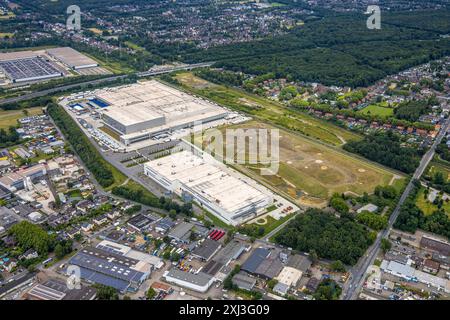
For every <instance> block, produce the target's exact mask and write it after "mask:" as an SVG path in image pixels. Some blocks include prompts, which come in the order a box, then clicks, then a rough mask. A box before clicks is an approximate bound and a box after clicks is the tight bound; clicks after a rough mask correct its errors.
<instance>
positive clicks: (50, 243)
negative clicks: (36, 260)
mask: <svg viewBox="0 0 450 320" xmlns="http://www.w3.org/2000/svg"><path fill="white" fill-rule="evenodd" d="M8 233H9V234H10V235H12V236H14V238H15V239H16V240H17V242H18V243H19V246H20V247H21V249H22V250H23V251H24V252H25V251H26V250H28V249H34V250H36V251H37V252H38V253H39V254H42V255H45V254H47V253H48V252H50V251H52V250H53V248H54V247H55V244H56V242H55V238H54V237H52V236H50V235H49V234H48V233H47V232H46V231H45V230H44V229H42V228H41V227H39V226H38V225H35V224H32V223H30V222H28V221H21V222H20V223H17V224H15V225H14V226H12V227H11V229H9V230H8Z"/></svg>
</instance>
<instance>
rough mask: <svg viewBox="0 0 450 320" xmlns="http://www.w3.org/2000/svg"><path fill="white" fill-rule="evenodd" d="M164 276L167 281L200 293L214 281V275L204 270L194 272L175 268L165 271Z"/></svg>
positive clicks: (206, 289)
mask: <svg viewBox="0 0 450 320" xmlns="http://www.w3.org/2000/svg"><path fill="white" fill-rule="evenodd" d="M164 278H165V279H166V281H167V282H170V283H174V284H176V285H179V286H181V287H183V288H187V289H190V290H194V291H197V292H202V293H204V292H206V291H208V289H209V287H211V285H212V284H213V282H214V277H213V276H211V275H209V274H206V273H204V272H199V273H197V274H194V273H190V272H186V271H181V270H179V269H177V268H172V269H171V270H170V271H166V273H165V274H164Z"/></svg>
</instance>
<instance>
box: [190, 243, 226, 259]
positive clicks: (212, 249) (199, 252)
mask: <svg viewBox="0 0 450 320" xmlns="http://www.w3.org/2000/svg"><path fill="white" fill-rule="evenodd" d="M220 247H221V244H220V243H219V242H217V241H214V240H211V239H209V238H208V239H205V240H204V241H203V242H202V243H201V244H200V245H199V246H197V247H196V248H195V249H194V250H193V251H192V256H194V257H196V258H198V259H200V260H203V261H209V260H210V259H211V258H212V257H213V256H214V255H215V254H216V253H217V251H219V249H220Z"/></svg>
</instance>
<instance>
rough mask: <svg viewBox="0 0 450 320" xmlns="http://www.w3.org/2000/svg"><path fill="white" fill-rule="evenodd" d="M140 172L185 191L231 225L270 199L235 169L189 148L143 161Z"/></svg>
mask: <svg viewBox="0 0 450 320" xmlns="http://www.w3.org/2000/svg"><path fill="white" fill-rule="evenodd" d="M205 156H207V155H205ZM228 170H229V171H228ZM144 172H145V174H146V175H147V176H149V177H150V178H152V179H153V180H155V181H156V182H157V183H159V184H160V185H162V186H163V187H164V188H166V189H167V190H170V191H172V192H175V193H176V194H179V195H186V194H187V195H189V196H190V197H192V198H193V199H194V200H195V201H196V202H198V203H199V204H200V205H201V206H203V207H204V208H205V209H207V210H208V211H210V212H211V213H213V214H214V215H216V216H217V217H218V218H219V219H221V220H222V221H224V222H225V223H228V224H231V225H238V224H241V223H243V222H245V221H247V220H249V219H251V218H254V217H255V216H257V215H258V214H261V213H263V212H265V209H266V208H267V207H268V206H270V205H271V204H272V203H273V197H272V194H270V192H263V191H260V190H259V189H257V188H256V187H254V186H251V185H250V184H249V183H248V182H247V181H245V180H244V179H243V178H244V177H241V176H240V174H239V173H238V172H235V171H232V172H231V169H228V168H226V167H221V164H220V163H219V162H216V161H206V160H205V159H204V158H202V157H201V156H197V155H194V154H193V153H192V152H190V151H181V152H177V153H173V154H171V155H169V156H166V157H163V158H159V159H156V160H152V161H150V162H147V163H145V164H144Z"/></svg>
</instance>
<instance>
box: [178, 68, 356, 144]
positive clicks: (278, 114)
mask: <svg viewBox="0 0 450 320" xmlns="http://www.w3.org/2000/svg"><path fill="white" fill-rule="evenodd" d="M176 78H177V80H178V81H179V82H180V83H181V84H182V85H183V87H184V88H185V89H186V90H187V91H190V92H193V93H194V94H197V95H201V96H204V97H205V98H207V99H209V100H212V101H214V102H216V103H218V104H220V105H223V106H226V107H228V108H230V109H233V110H236V111H240V112H244V113H246V114H249V115H251V116H253V117H254V118H257V119H258V120H261V121H263V122H269V123H272V124H275V125H277V126H281V127H283V128H286V129H289V130H293V131H296V132H299V133H301V134H304V135H307V136H309V137H311V138H314V139H317V140H320V141H322V142H324V143H327V144H330V145H333V146H340V145H343V144H344V143H345V142H347V141H349V140H361V139H362V137H361V136H360V135H358V134H356V133H353V132H350V131H348V130H345V129H343V128H340V127H338V126H336V125H334V124H331V123H329V122H326V121H322V120H320V119H316V118H314V117H312V116H309V115H307V114H305V113H303V112H300V111H296V110H291V109H288V108H287V107H286V106H284V105H282V104H280V103H277V102H275V101H270V100H268V99H265V98H262V97H259V96H256V95H252V94H249V93H247V92H245V91H243V90H239V89H236V88H230V87H225V86H222V85H216V84H212V83H210V82H208V81H206V80H203V79H200V78H198V77H196V76H194V75H193V74H192V73H190V72H182V73H179V74H177V76H176Z"/></svg>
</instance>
